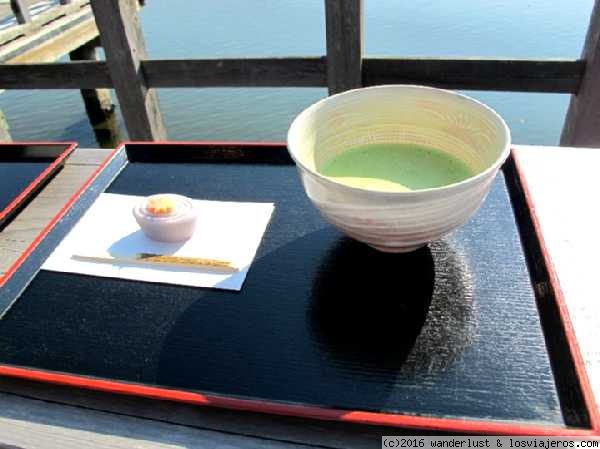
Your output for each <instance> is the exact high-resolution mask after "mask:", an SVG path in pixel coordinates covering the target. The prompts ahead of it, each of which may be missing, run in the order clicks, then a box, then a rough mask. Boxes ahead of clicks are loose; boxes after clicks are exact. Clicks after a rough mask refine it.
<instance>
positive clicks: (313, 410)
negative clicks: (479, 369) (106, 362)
mask: <svg viewBox="0 0 600 449" xmlns="http://www.w3.org/2000/svg"><path fill="white" fill-rule="evenodd" d="M0 375H3V376H10V377H18V378H24V379H28V380H33V381H38V382H46V383H52V384H58V385H65V386H71V387H77V388H84V389H89V390H96V391H103V392H107V393H116V394H122V395H129V396H138V397H144V398H150V399H160V400H169V401H175V402H182V403H187V404H194V405H201V406H212V407H219V408H225V409H230V410H240V411H248V412H259V413H269V414H275V415H286V416H296V417H301V418H312V419H321V420H328V421H343V422H348V423H355V424H370V425H378V426H395V427H405V428H414V429H423V430H432V431H453V432H455V431H464V432H472V433H481V434H491V435H538V436H558V435H560V436H572V437H576V436H578V437H588V436H590V437H591V436H594V435H595V434H594V432H593V431H591V430H587V429H576V428H563V427H552V426H543V425H530V424H519V423H502V422H494V421H478V420H468V419H457V418H430V417H423V416H412V415H401V414H391V413H377V412H362V411H346V410H336V409H328V408H321V407H315V406H306V405H296V404H282V403H276V402H268V401H260V400H251V399H238V398H230V397H221V396H210V395H204V394H201V393H193V392H188V391H182V390H171V389H166V388H160V387H151V386H146V385H138V384H132V383H126V382H119V381H110V380H102V379H96V378H91V377H85V376H76V375H69V374H60V373H53V372H50V371H40V370H32V369H27V368H18V367H14V366H7V365H0Z"/></svg>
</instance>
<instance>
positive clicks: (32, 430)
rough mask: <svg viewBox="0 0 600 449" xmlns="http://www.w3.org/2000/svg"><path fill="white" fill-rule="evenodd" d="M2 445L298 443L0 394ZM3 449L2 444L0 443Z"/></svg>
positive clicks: (150, 447)
mask: <svg viewBox="0 0 600 449" xmlns="http://www.w3.org/2000/svg"><path fill="white" fill-rule="evenodd" d="M0 404H1V409H0V440H1V441H2V443H0V444H9V445H13V446H20V447H23V448H30V447H35V448H43V449H80V448H82V447H85V448H102V449H104V448H107V447H110V448H113V449H129V448H132V447H135V448H138V449H169V448H174V447H180V448H184V447H185V448H190V449H193V448H207V447H210V448H215V449H232V448H246V449H262V448H266V449H276V448H277V449H296V448H308V449H310V448H314V447H315V446H309V445H304V444H303V445H301V446H300V445H297V444H294V443H291V442H286V441H281V440H269V439H266V438H256V437H252V436H247V435H238V434H232V433H227V432H218V431H213V430H207V429H200V428H194V427H189V426H181V425H173V424H170V423H166V422H159V421H152V420H147V419H140V418H135V417H130V416H121V415H115V414H111V413H103V412H98V411H94V410H86V409H82V408H76V407H70V406H64V405H58V404H50V403H46V402H43V401H36V400H32V399H27V398H21V397H18V396H14V395H8V394H0ZM0 447H1V446H0Z"/></svg>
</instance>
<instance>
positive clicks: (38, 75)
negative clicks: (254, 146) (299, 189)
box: [0, 0, 600, 146]
mask: <svg viewBox="0 0 600 449" xmlns="http://www.w3.org/2000/svg"><path fill="white" fill-rule="evenodd" d="M91 5H92V9H93V11H94V14H95V17H96V24H97V26H98V29H99V31H100V37H101V41H102V46H103V47H104V50H105V54H106V61H75V62H69V63H52V64H16V65H0V89H95V88H113V89H115V92H116V94H117V98H118V100H119V103H120V107H121V110H122V113H123V117H124V120H125V124H126V126H127V130H128V132H129V136H130V138H132V139H135V140H164V139H166V137H167V136H166V130H165V126H164V122H163V119H162V114H161V111H160V107H159V104H158V99H157V97H156V94H155V92H154V90H153V89H154V88H162V87H314V86H322V87H328V89H329V93H330V94H334V93H337V92H342V91H344V90H348V89H353V88H357V87H361V86H371V85H376V84H390V83H413V84H426V85H432V86H437V87H444V88H451V89H473V90H498V91H518V92H553V93H568V94H573V96H572V98H571V102H570V105H569V110H568V112H567V116H566V121H565V126H564V129H563V133H562V136H561V144H562V145H573V146H600V6H599V5H600V0H596V2H595V6H594V10H593V12H592V17H591V20H590V26H589V29H588V32H587V37H586V40H585V45H584V50H583V53H582V57H581V59H574V60H509V59H471V58H468V59H439V58H402V59H398V58H364V57H363V51H362V48H363V30H364V27H363V0H325V13H326V39H327V55H326V56H322V57H319V56H317V57H305V58H258V59H256V58H255V59H177V60H174V59H169V60H153V59H148V57H147V55H146V51H145V45H144V40H143V36H142V31H141V29H140V25H139V18H138V14H137V9H138V8H137V5H136V0H91Z"/></svg>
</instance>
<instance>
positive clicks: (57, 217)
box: [0, 144, 121, 287]
mask: <svg viewBox="0 0 600 449" xmlns="http://www.w3.org/2000/svg"><path fill="white" fill-rule="evenodd" d="M76 146H77V144H74V147H73V149H72V150H71V152H72V151H73V150H74V149H75V147H76ZM119 151H121V148H117V149H116V150H113V151H111V152H110V154H109V155H108V156H107V157H106V159H104V160H103V161H102V162H101V163H100V165H98V167H96V169H95V170H94V171H93V172H92V174H91V175H90V177H89V178H88V179H87V180H86V181H85V183H84V184H83V185H82V186H81V187H80V188H79V189H78V190H77V191H76V192H75V193H74V194H73V196H71V197H70V198H69V200H68V201H67V202H66V203H65V204H64V205H63V207H62V208H61V209H60V210H59V211H58V213H57V214H56V215H55V216H54V217H53V218H52V220H50V222H49V223H48V224H47V225H46V226H45V227H44V229H42V230H41V231H40V233H39V234H38V235H37V237H36V238H35V239H34V240H33V241H32V242H31V243H30V244H29V246H27V248H25V250H24V251H23V252H22V253H21V254H20V255H19V257H18V258H17V260H15V261H14V262H13V264H12V265H11V266H10V267H8V269H7V270H6V272H5V273H4V274H3V275H1V276H0V287H2V286H3V285H4V284H5V283H6V281H7V280H8V279H9V278H10V277H11V276H12V275H13V274H14V273H15V271H17V269H18V268H19V267H20V266H21V264H22V263H23V262H24V261H25V259H27V257H29V255H30V254H31V253H32V252H33V251H34V250H35V248H36V247H37V246H38V245H39V244H40V242H41V241H42V240H43V239H44V238H45V237H46V236H47V235H48V233H49V232H50V231H51V230H52V228H53V227H54V225H55V224H56V223H58V221H59V220H60V219H61V218H62V217H63V216H64V215H65V214H66V213H67V211H68V210H69V209H70V208H71V206H72V205H73V203H75V201H77V199H78V198H79V197H80V196H81V194H82V193H83V192H84V191H85V190H86V189H87V188H88V187H89V186H90V185H91V184H92V182H94V180H95V179H96V177H97V176H98V175H99V174H100V172H101V171H102V170H103V169H104V168H105V167H106V166H107V165H108V164H109V163H110V161H111V160H112V159H113V158H114V157H115V156H116V154H117V153H118V152H119ZM69 154H70V153H68V154H65V155H64V158H66V157H67V156H68V155H69ZM61 157H63V155H61ZM64 158H63V160H64Z"/></svg>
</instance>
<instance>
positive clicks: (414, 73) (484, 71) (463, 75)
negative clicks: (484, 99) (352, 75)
mask: <svg viewBox="0 0 600 449" xmlns="http://www.w3.org/2000/svg"><path fill="white" fill-rule="evenodd" d="M584 67H585V63H584V61H581V60H515V59H474V58H473V59H472V58H467V59H439V58H408V59H396V58H367V59H365V60H363V72H362V73H363V75H362V76H363V85H364V86H372V85H377V84H424V85H428V86H435V87H441V88H447V89H466V90H498V91H513V92H560V93H576V92H577V91H578V89H579V84H580V82H581V78H582V76H583V72H584Z"/></svg>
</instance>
